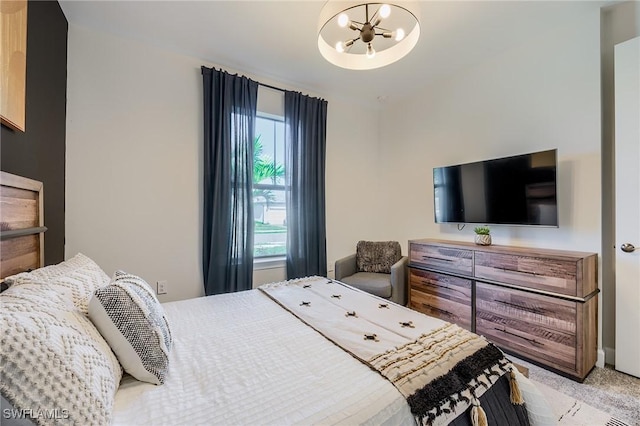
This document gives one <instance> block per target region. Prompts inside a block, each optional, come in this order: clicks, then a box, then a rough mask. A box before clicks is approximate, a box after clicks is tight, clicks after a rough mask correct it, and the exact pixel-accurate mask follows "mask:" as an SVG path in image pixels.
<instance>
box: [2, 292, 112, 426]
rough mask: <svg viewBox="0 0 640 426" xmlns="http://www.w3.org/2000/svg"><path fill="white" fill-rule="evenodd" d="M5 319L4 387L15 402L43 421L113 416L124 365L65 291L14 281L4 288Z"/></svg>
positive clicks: (90, 421) (95, 420)
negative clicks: (16, 283)
mask: <svg viewBox="0 0 640 426" xmlns="http://www.w3.org/2000/svg"><path fill="white" fill-rule="evenodd" d="M0 324H1V327H0V328H1V329H2V338H0V377H1V378H2V380H0V393H1V394H2V396H3V397H5V398H6V399H7V400H8V401H9V402H10V403H11V404H12V405H13V406H14V408H16V409H18V410H27V411H26V412H25V413H31V415H32V417H33V420H34V421H35V422H36V423H37V424H54V423H56V422H58V421H62V422H68V424H82V425H103V424H109V423H110V422H111V412H112V409H113V401H114V397H115V393H116V390H117V389H118V386H119V384H120V379H121V377H122V368H121V367H120V364H119V363H118V360H117V358H116V356H115V355H114V354H113V352H112V351H111V349H110V348H109V345H108V344H107V342H105V340H104V339H103V338H102V336H101V335H100V333H99V332H98V330H97V329H96V328H95V327H94V325H93V324H92V323H91V321H90V320H89V318H87V316H86V315H84V314H83V313H81V312H80V311H79V310H78V309H77V308H76V307H75V306H74V305H73V304H72V303H71V301H70V300H68V299H67V298H66V296H65V295H63V294H60V293H59V292H58V291H57V289H56V288H51V287H48V286H47V283H46V282H32V283H22V284H21V285H17V286H12V287H10V288H9V289H8V290H6V291H4V292H3V293H2V294H0ZM54 410H56V411H54ZM47 413H55V416H58V417H59V419H58V420H56V419H54V418H51V417H47ZM55 416H54V417H55Z"/></svg>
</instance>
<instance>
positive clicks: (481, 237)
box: [473, 225, 491, 246]
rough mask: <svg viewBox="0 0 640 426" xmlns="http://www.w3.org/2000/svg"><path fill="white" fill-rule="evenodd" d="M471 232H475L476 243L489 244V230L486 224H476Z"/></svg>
mask: <svg viewBox="0 0 640 426" xmlns="http://www.w3.org/2000/svg"><path fill="white" fill-rule="evenodd" d="M473 232H475V233H476V244H478V245H480V246H490V245H491V230H490V229H489V227H488V226H486V225H485V226H476V227H475V229H474V230H473Z"/></svg>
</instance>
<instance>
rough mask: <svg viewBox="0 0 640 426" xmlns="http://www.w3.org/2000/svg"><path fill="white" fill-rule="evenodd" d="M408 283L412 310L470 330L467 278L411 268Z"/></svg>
mask: <svg viewBox="0 0 640 426" xmlns="http://www.w3.org/2000/svg"><path fill="white" fill-rule="evenodd" d="M409 282H410V287H411V290H410V293H411V294H410V296H409V299H410V302H409V306H410V307H411V308H412V309H415V310H416V311H420V312H423V313H425V314H427V315H430V316H432V317H438V318H442V319H443V320H445V321H448V322H454V323H456V324H458V325H459V326H461V327H463V328H466V329H467V330H470V331H471V325H472V316H471V295H472V294H471V292H472V290H471V288H472V281H471V280H469V279H466V278H460V277H455V276H452V275H444V274H439V273H437V272H430V271H422V270H419V269H412V270H411V271H410V272H409Z"/></svg>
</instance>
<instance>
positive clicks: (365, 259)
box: [356, 241, 402, 274]
mask: <svg viewBox="0 0 640 426" xmlns="http://www.w3.org/2000/svg"><path fill="white" fill-rule="evenodd" d="M401 258H402V250H401V249H400V243H399V242H397V241H358V245H357V246H356V269H357V271H358V272H377V273H382V274H390V273H391V267H392V266H393V264H394V263H396V262H397V261H398V260H400V259H401Z"/></svg>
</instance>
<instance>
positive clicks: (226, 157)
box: [202, 67, 258, 295]
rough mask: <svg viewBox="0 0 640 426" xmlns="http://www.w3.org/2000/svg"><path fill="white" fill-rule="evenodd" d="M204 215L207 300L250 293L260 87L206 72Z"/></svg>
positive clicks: (238, 78) (204, 76)
mask: <svg viewBox="0 0 640 426" xmlns="http://www.w3.org/2000/svg"><path fill="white" fill-rule="evenodd" d="M202 77H203V83H204V212H203V225H204V226H203V238H202V240H203V248H202V267H203V272H204V289H205V293H206V294H207V295H211V294H219V293H229V292H234V291H240V290H249V289H251V288H252V277H253V196H252V192H253V191H252V189H253V181H252V180H253V139H254V137H255V119H256V105H257V98H258V83H257V82H255V81H252V80H250V79H248V78H246V77H240V76H238V75H231V74H229V73H227V72H224V71H218V70H216V69H214V68H207V67H202Z"/></svg>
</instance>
